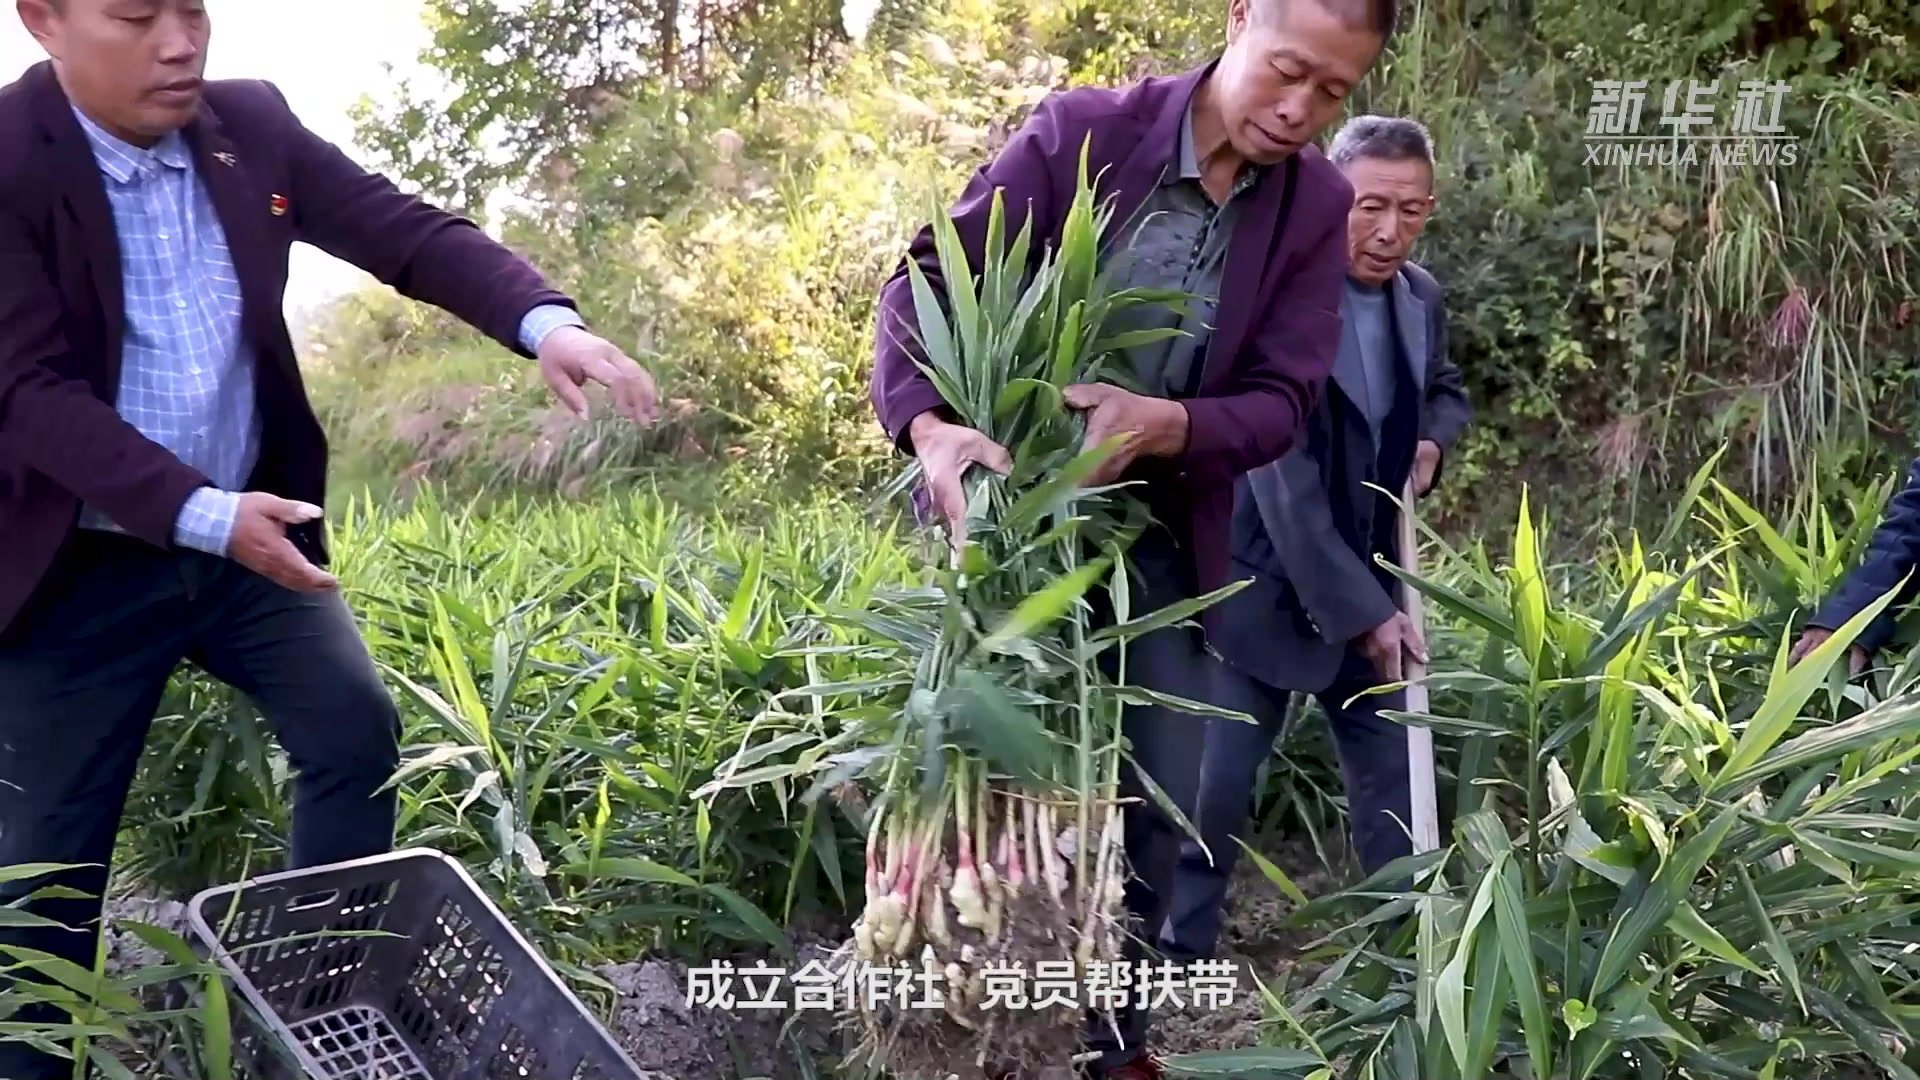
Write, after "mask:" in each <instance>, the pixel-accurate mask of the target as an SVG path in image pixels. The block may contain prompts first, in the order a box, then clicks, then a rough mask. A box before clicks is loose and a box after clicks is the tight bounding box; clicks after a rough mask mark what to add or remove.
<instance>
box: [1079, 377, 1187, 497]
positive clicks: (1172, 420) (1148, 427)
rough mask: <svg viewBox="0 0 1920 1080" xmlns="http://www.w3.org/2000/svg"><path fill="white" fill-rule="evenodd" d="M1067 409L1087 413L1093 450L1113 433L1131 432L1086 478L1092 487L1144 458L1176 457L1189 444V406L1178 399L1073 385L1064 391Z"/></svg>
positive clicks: (1085, 445)
mask: <svg viewBox="0 0 1920 1080" xmlns="http://www.w3.org/2000/svg"><path fill="white" fill-rule="evenodd" d="M1064 397H1065V398H1066V402H1067V407H1068V408H1070V409H1078V410H1081V411H1083V412H1085V413H1086V414H1087V437H1086V440H1085V442H1084V443H1083V444H1082V446H1083V448H1084V449H1088V450H1091V449H1093V448H1094V447H1096V446H1099V445H1100V444H1101V443H1103V442H1106V441H1107V440H1108V439H1111V438H1113V437H1114V436H1115V435H1125V436H1127V440H1126V442H1124V443H1122V444H1120V447H1119V448H1118V449H1116V450H1115V451H1114V452H1113V454H1112V455H1110V456H1109V457H1108V458H1107V460H1106V461H1104V462H1102V463H1101V465H1100V468H1099V469H1097V470H1095V472H1094V474H1093V475H1092V476H1090V477H1088V478H1087V486H1088V487H1100V486H1101V485H1103V484H1111V483H1113V482H1114V481H1115V480H1118V479H1119V478H1120V474H1121V473H1124V472H1126V471H1127V466H1129V465H1132V464H1133V463H1134V461H1135V460H1136V459H1138V458H1142V457H1173V456H1175V455H1177V454H1179V453H1181V452H1182V451H1184V450H1186V448H1187V410H1186V409H1185V408H1184V407H1182V406H1181V404H1180V403H1179V402H1177V401H1170V400H1168V399H1166V398H1153V397H1145V396H1142V395H1140V394H1136V393H1133V392H1132V391H1129V390H1122V389H1120V388H1119V387H1117V386H1109V385H1106V384H1104V383H1075V384H1074V385H1072V386H1069V387H1067V389H1066V393H1065V395H1064Z"/></svg>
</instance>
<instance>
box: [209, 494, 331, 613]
mask: <svg viewBox="0 0 1920 1080" xmlns="http://www.w3.org/2000/svg"><path fill="white" fill-rule="evenodd" d="M319 516H320V508H319V507H317V506H315V505H313V504H312V503H301V502H292V501H289V500H287V499H283V498H281V497H279V496H278V495H269V494H267V493H266V492H264V491H249V492H246V493H245V494H243V495H241V496H240V505H239V509H238V511H237V512H236V513H235V515H234V518H233V534H232V536H231V537H230V538H229V539H228V541H227V558H229V559H232V560H233V561H234V562H237V563H239V564H240V565H242V566H244V567H246V568H247V569H249V570H251V571H253V572H254V573H256V574H259V575H260V576H261V577H264V578H266V579H267V580H269V581H272V582H273V583H275V584H277V585H281V586H283V587H285V588H289V589H292V590H293V591H295V592H326V591H328V590H330V589H334V588H337V587H338V586H339V582H338V581H336V580H335V579H334V576H333V575H332V574H329V573H327V572H326V571H325V570H322V569H320V568H319V567H317V566H315V565H313V564H312V563H310V562H308V561H307V557H306V556H305V555H302V554H300V549H299V548H296V547H294V546H293V541H291V540H289V539H287V526H289V525H302V524H305V523H306V522H309V521H313V520H315V519H316V518H318V517H319Z"/></svg>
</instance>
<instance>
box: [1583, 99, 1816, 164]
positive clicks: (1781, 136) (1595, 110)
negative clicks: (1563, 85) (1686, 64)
mask: <svg viewBox="0 0 1920 1080" xmlns="http://www.w3.org/2000/svg"><path fill="white" fill-rule="evenodd" d="M1724 82H1725V85H1724V88H1723V80H1721V79H1714V80H1712V81H1702V80H1699V79H1677V80H1675V81H1673V82H1671V83H1668V84H1667V85H1666V88H1665V91H1664V93H1663V94H1662V95H1661V98H1660V116H1659V119H1658V120H1657V122H1655V123H1653V124H1650V125H1643V124H1642V123H1641V120H1642V117H1643V115H1644V114H1645V113H1646V112H1647V111H1648V110H1647V101H1648V91H1649V88H1650V86H1651V84H1650V83H1649V82H1648V81H1647V80H1645V79H1637V80H1635V79H1626V80H1622V79H1602V80H1598V81H1596V82H1595V83H1594V84H1593V98H1592V100H1591V101H1590V102H1589V103H1588V105H1587V139H1586V145H1587V164H1588V165H1652V166H1656V167H1660V168H1668V169H1694V168H1698V167H1699V166H1700V165H1701V164H1703V163H1705V164H1710V165H1713V166H1715V167H1716V168H1727V167H1733V168H1740V167H1747V166H1755V165H1786V166H1792V165H1795V164H1797V163H1798V162H1799V160H1800V137H1799V136H1797V135H1795V134H1793V133H1792V132H1790V131H1788V130H1787V129H1786V126H1785V125H1783V124H1781V123H1780V106H1781V104H1782V103H1783V102H1784V101H1785V100H1786V96H1787V93H1788V91H1789V90H1790V89H1791V87H1790V86H1789V84H1787V83H1784V82H1771V83H1770V82H1765V81H1762V80H1758V79H1749V80H1745V81H1742V82H1738V83H1734V82H1731V81H1730V80H1726V81H1724ZM1729 99H1731V100H1729Z"/></svg>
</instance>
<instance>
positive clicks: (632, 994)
mask: <svg viewBox="0 0 1920 1080" xmlns="http://www.w3.org/2000/svg"><path fill="white" fill-rule="evenodd" d="M1263 854H1265V855H1266V856H1267V858H1269V859H1271V860H1272V861H1273V862H1274V863H1275V864H1276V865H1278V866H1279V867H1280V868H1281V869H1282V870H1283V871H1285V872H1286V874H1287V876H1288V877H1289V878H1291V879H1292V880H1293V882H1294V883H1295V884H1296V885H1298V886H1299V887H1300V889H1301V890H1302V891H1303V892H1305V893H1306V894H1307V895H1309V896H1316V895H1321V894H1323V893H1326V892H1330V891H1332V889H1333V887H1334V885H1333V882H1332V879H1331V877H1330V875H1329V874H1328V873H1327V871H1326V869H1325V868H1324V867H1323V866H1322V864H1321V862H1320V860H1319V858H1318V856H1316V855H1315V854H1314V853H1313V851H1312V849H1311V848H1310V847H1308V846H1306V845H1304V844H1299V845H1293V844H1288V843H1285V842H1281V843H1278V844H1274V845H1269V846H1267V848H1266V850H1264V851H1263ZM1290 907H1291V901H1289V900H1287V898H1286V897H1285V896H1284V895H1282V893H1281V892H1280V890H1279V889H1278V888H1277V887H1276V886H1274V885H1273V884H1272V883H1271V882H1269V881H1268V880H1267V879H1266V878H1265V877H1264V876H1262V875H1261V873H1260V871H1259V869H1258V867H1257V866H1255V865H1254V864H1253V863H1252V862H1251V861H1250V860H1246V859H1242V860H1241V861H1240V863H1239V865H1238V867H1237V868H1236V870H1235V875H1234V886H1233V891H1232V894H1231V899H1230V902H1229V910H1228V917H1227V923H1226V926H1225V929H1224V932H1223V933H1222V936H1221V942H1220V954H1221V956H1222V958H1224V959H1228V960H1231V961H1233V962H1234V963H1235V964H1236V965H1237V966H1238V968H1239V974H1240V980H1239V986H1238V987H1237V988H1236V989H1235V991H1234V993H1233V995H1232V998H1231V1000H1230V1001H1229V1003H1228V1004H1227V1005H1226V1007H1224V1008H1199V1007H1196V1006H1195V1005H1194V1004H1193V1003H1192V1002H1191V1001H1189V1002H1186V1003H1185V1007H1184V1008H1179V1009H1172V1008H1170V1009H1168V1010H1166V1011H1165V1012H1164V1014H1157V1015H1156V1016H1155V1017H1154V1028H1153V1036H1152V1038H1153V1043H1154V1045H1155V1047H1156V1048H1158V1049H1159V1050H1161V1051H1162V1052H1164V1053H1189V1052H1193V1051H1199V1050H1223V1049H1232V1048H1235V1047H1243V1046H1254V1045H1257V1044H1258V1043H1259V1041H1260V1036H1261V1031H1260V1023H1261V1020H1262V1018H1263V1014H1264V1010H1263V1003H1262V998H1261V996H1260V992H1259V988H1258V987H1257V986H1256V985H1255V984H1254V982H1253V978H1252V976H1253V975H1254V974H1256V973H1257V974H1258V976H1259V977H1260V978H1261V979H1264V980H1266V982H1267V984H1268V986H1269V987H1270V988H1274V989H1276V990H1277V989H1278V987H1279V982H1278V979H1279V977H1280V976H1283V975H1284V974H1285V972H1286V971H1287V970H1288V969H1289V968H1290V967H1291V966H1292V963H1293V960H1294V957H1295V955H1296V953H1297V952H1298V950H1299V948H1300V946H1301V945H1302V944H1303V943H1304V942H1306V941H1307V940H1309V936H1308V935H1304V934H1300V933H1297V932H1290V931H1286V930H1283V929H1280V928H1279V924H1280V922H1281V920H1282V919H1283V918H1284V917H1285V915H1286V913H1287V911H1288V909H1289V908H1290ZM832 944H833V942H832V940H831V934H830V933H828V934H811V935H806V936H804V937H803V938H801V939H799V940H796V943H795V957H794V959H793V960H791V961H787V962H786V963H785V964H784V965H782V966H785V967H787V968H788V970H796V969H797V968H799V967H801V966H804V965H805V964H806V963H807V961H808V960H810V959H812V958H814V957H816V956H824V954H825V952H826V951H828V950H829V949H830V948H831V946H832ZM741 962H742V963H744V962H746V961H741ZM602 974H603V975H605V976H607V978H608V979H609V981H611V982H612V983H613V984H614V985H615V986H616V987H618V988H619V989H620V992H621V1001H620V1005H619V1008H618V1011H617V1013H616V1014H615V1017H614V1020H613V1025H612V1027H613V1031H614V1034H615V1036H616V1037H617V1038H619V1040H620V1042H621V1043H622V1045H624V1046H625V1047H626V1048H627V1050H628V1052H629V1053H630V1054H632V1056H633V1058H634V1061H635V1063H637V1064H638V1065H639V1066H640V1068H641V1069H642V1070H645V1071H646V1072H647V1073H648V1075H649V1080H756V1078H768V1080H789V1078H793V1080H800V1078H808V1077H810V1075H811V1074H810V1073H809V1071H808V1070H807V1069H806V1068H804V1067H802V1066H801V1065H800V1064H799V1062H798V1054H797V1053H796V1047H797V1046H803V1047H806V1048H808V1050H810V1051H811V1053H812V1054H814V1055H816V1057H815V1062H816V1064H820V1065H823V1066H825V1065H827V1063H829V1062H830V1061H831V1059H832V1058H833V1057H834V1056H835V1050H836V1043H835V1039H834V1032H833V1030H832V1027H831V1020H830V1015H831V1014H827V1013H822V1012H814V1011H811V1010H801V1011H791V1010H782V1011H766V1012H752V1011H745V1010H738V1009H736V1010H733V1011H723V1010H718V1009H711V1008H706V1007H700V1006H694V1007H689V1005H688V1004H687V993H688V988H687V968H686V967H685V966H684V965H681V964H673V963H667V962H663V961H657V960H654V961H643V962H640V963H635V964H625V965H620V966H618V967H615V968H610V969H605V970H603V971H602ZM787 1020H794V1021H796V1023H794V1024H793V1025H792V1027H791V1028H790V1029H786V1030H783V1024H784V1022H785V1021H787ZM1062 1074H1063V1075H1066V1073H1065V1070H1062ZM961 1080H971V1078H968V1077H964V1076H963V1077H962V1078H961ZM1042 1080H1051V1078H1042Z"/></svg>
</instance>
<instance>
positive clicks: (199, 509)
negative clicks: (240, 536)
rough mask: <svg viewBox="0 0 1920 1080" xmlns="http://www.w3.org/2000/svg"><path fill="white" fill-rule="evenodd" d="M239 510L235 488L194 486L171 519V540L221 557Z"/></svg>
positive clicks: (228, 543) (227, 546) (228, 545)
mask: <svg viewBox="0 0 1920 1080" xmlns="http://www.w3.org/2000/svg"><path fill="white" fill-rule="evenodd" d="M239 514H240V496H239V494H238V493H237V492H232V491H222V490H220V489H219V488H215V487H202V488H196V489H195V490H194V492H193V494H191V495H189V496H187V501H186V502H185V503H182V504H181V506H180V513H179V515H178V516H176V517H175V518H174V519H173V542H174V543H175V544H176V545H177V546H179V547H183V548H192V549H193V550H195V551H204V552H206V553H207V554H209V555H218V556H220V557H221V558H225V557H226V555H227V551H228V549H229V547H230V546H231V544H232V541H233V523H234V521H235V519H237V518H238V517H239Z"/></svg>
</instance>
